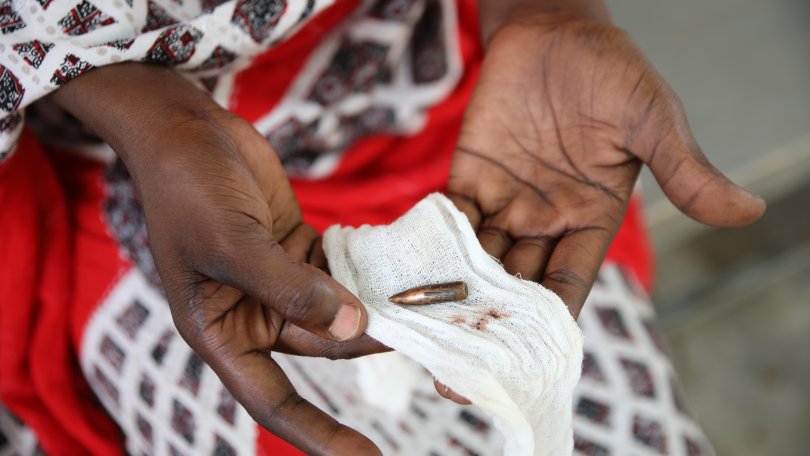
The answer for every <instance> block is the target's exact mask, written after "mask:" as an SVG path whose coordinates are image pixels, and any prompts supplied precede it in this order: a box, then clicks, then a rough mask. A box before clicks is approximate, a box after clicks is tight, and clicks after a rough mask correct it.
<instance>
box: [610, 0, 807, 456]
mask: <svg viewBox="0 0 810 456" xmlns="http://www.w3.org/2000/svg"><path fill="white" fill-rule="evenodd" d="M608 3H609V4H610V6H611V8H612V11H613V14H614V19H615V20H616V22H617V23H618V24H619V25H621V26H622V27H624V28H625V29H627V30H628V31H629V32H630V33H631V34H632V35H633V36H634V37H635V38H636V39H637V41H638V42H639V44H640V46H641V47H642V49H644V51H645V52H646V53H647V54H648V56H649V57H650V59H651V60H652V61H653V63H654V64H655V65H656V67H657V68H658V69H659V71H660V72H661V73H662V74H663V75H664V76H665V77H666V78H667V80H668V81H669V82H670V84H671V85H672V86H673V87H674V88H675V90H676V91H677V92H678V93H679V94H680V95H681V97H682V99H683V101H684V104H685V106H686V110H687V113H688V115H689V119H690V123H691V124H692V127H693V130H694V132H695V135H696V137H697V139H698V141H699V142H700V144H701V145H702V146H703V149H704V150H705V151H706V154H707V155H708V156H709V158H710V159H711V160H712V161H713V162H715V163H716V164H717V165H718V167H719V168H720V169H721V170H722V171H724V172H726V173H728V174H729V175H731V176H732V177H733V178H734V179H735V180H737V181H738V182H740V183H741V184H743V185H745V186H747V187H748V188H750V189H752V190H753V191H755V192H757V193H760V194H762V195H763V196H764V197H765V199H766V200H767V201H768V203H769V209H768V213H767V214H766V216H765V218H764V219H763V220H762V221H761V222H759V223H757V224H755V225H753V226H752V227H749V228H745V229H741V230H725V231H719V230H712V229H706V228H702V227H700V225H698V224H697V223H694V222H691V221H689V220H687V219H686V218H685V217H684V216H682V215H680V214H678V213H677V211H676V210H674V208H672V207H671V205H669V203H668V202H666V200H665V199H664V197H663V195H661V193H660V191H658V190H657V188H656V187H655V183H654V180H652V179H651V178H650V176H649V175H646V176H644V179H643V182H644V188H645V194H646V197H647V207H648V213H649V219H650V224H651V228H652V231H653V238H654V241H655V244H656V249H657V251H658V283H657V290H656V293H655V295H654V298H655V301H656V305H657V307H658V309H659V315H660V320H661V324H662V326H663V329H664V332H665V335H666V336H667V338H668V339H669V342H670V345H671V348H672V352H673V355H674V361H675V364H676V366H677V369H678V370H679V372H680V374H681V377H682V380H683V382H684V385H685V388H686V393H687V396H688V399H689V401H690V404H691V407H692V409H693V410H694V411H695V413H696V414H697V415H698V418H699V419H700V421H701V423H702V424H703V426H704V428H705V430H706V431H707V433H708V434H709V437H710V438H711V439H712V441H713V442H714V444H715V446H716V449H717V451H718V454H720V455H735V456H737V455H739V456H748V455H780V456H783V455H784V456H793V455H796V456H800V455H802V456H804V455H808V454H810V436H809V435H808V431H810V1H807V0H770V1H767V2H765V1H761V0H712V1H711V2H707V1H704V0H680V1H678V2H664V1H662V0H608Z"/></svg>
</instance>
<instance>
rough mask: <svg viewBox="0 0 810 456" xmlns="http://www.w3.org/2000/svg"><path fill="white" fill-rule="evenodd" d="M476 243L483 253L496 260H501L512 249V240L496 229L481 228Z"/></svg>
mask: <svg viewBox="0 0 810 456" xmlns="http://www.w3.org/2000/svg"><path fill="white" fill-rule="evenodd" d="M478 242H480V243H481V247H483V248H484V251H486V252H487V253H488V254H490V255H492V256H493V257H495V258H498V259H500V258H503V255H504V254H505V253H506V252H507V251H508V250H509V248H510V247H512V238H511V237H510V236H509V234H508V233H507V232H506V231H503V230H499V229H497V228H481V229H480V230H479V231H478Z"/></svg>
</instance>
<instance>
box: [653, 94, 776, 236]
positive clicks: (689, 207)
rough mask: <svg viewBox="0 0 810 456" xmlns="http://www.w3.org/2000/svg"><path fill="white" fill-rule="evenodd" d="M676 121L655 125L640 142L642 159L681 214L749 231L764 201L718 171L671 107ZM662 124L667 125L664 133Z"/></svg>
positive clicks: (675, 104)
mask: <svg viewBox="0 0 810 456" xmlns="http://www.w3.org/2000/svg"><path fill="white" fill-rule="evenodd" d="M672 109H673V111H674V112H673V114H672V116H673V117H674V119H672V120H666V121H663V122H662V123H659V124H658V125H655V124H654V123H652V125H650V127H648V131H646V132H645V135H646V137H642V138H640V139H641V141H642V144H644V146H645V147H644V148H645V149H646V150H645V152H646V153H645V154H643V156H642V159H644V161H645V163H647V165H648V166H649V167H650V169H651V170H652V173H653V175H654V176H655V179H656V180H657V181H658V184H659V185H660V186H661V189H662V190H663V191H664V193H665V194H666V195H667V198H669V200H670V201H672V203H673V204H674V205H675V206H676V207H677V208H678V209H680V210H681V212H683V213H685V214H686V215H688V216H690V217H692V218H693V219H695V220H697V221H699V222H702V223H705V224H708V225H713V226H719V227H734V226H744V225H748V224H750V223H752V222H754V221H755V220H757V219H759V218H760V217H761V216H762V214H763V213H764V212H765V201H764V200H762V198H760V197H758V196H755V195H753V194H751V193H749V192H748V191H746V190H744V189H743V188H741V187H739V186H737V185H736V184H734V183H733V182H731V180H729V179H728V178H727V177H726V176H724V175H723V174H722V173H721V172H720V171H718V170H717V168H715V167H714V166H713V165H712V164H711V163H710V162H709V160H708V159H707V158H706V156H705V155H704V154H703V151H702V150H701V149H700V147H699V146H698V144H697V141H695V139H694V137H693V136H692V133H691V131H690V130H689V126H688V124H687V121H686V117H685V116H684V114H683V109H682V107H681V106H680V103H679V102H673V108H672ZM661 124H663V125H669V127H668V128H663V129H662V128H661Z"/></svg>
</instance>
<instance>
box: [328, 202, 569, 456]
mask: <svg viewBox="0 0 810 456" xmlns="http://www.w3.org/2000/svg"><path fill="white" fill-rule="evenodd" d="M324 250H325V252H326V256H327V259H328V260H329V268H330V270H331V272H332V276H333V277H335V279H337V280H338V281H339V282H340V283H342V284H343V285H344V286H346V287H347V288H348V289H349V290H350V291H352V292H353V293H354V294H356V295H357V296H358V297H359V298H360V300H361V301H363V303H364V304H365V305H366V308H367V310H368V314H369V325H368V329H367V331H366V332H367V333H368V334H369V335H370V336H371V337H374V338H375V339H377V340H379V341H380V342H382V343H384V344H385V345H387V346H389V347H391V348H393V349H394V350H396V351H398V352H400V353H402V354H404V355H406V356H407V357H409V358H411V359H413V360H414V361H416V362H418V363H419V364H421V365H422V366H424V367H425V368H426V369H427V370H428V371H430V372H431V374H433V376H434V377H436V378H437V379H438V380H439V381H440V382H441V383H443V384H445V385H447V386H448V387H449V388H451V389H453V390H454V391H455V392H457V393H458V394H460V395H462V396H464V397H466V398H467V399H469V400H470V401H471V402H472V403H473V404H476V405H477V406H479V407H480V408H481V409H482V410H484V411H485V412H486V413H488V414H489V415H490V416H491V417H492V421H493V423H494V425H495V427H496V428H498V429H499V430H500V432H501V433H502V434H503V435H504V438H505V445H504V454H507V455H510V456H511V455H518V456H520V455H555V456H556V455H562V454H571V452H572V450H573V436H572V429H571V420H572V404H571V402H572V396H573V390H574V386H575V384H576V382H577V380H578V379H579V374H580V370H581V367H582V335H581V333H580V331H579V328H578V327H577V325H576V322H575V321H574V319H573V318H572V317H571V315H570V313H569V312H568V310H567V308H566V307H565V305H564V304H563V303H562V301H561V300H560V299H559V297H557V296H556V295H555V294H554V293H552V292H551V291H549V290H547V289H545V288H543V287H542V286H540V285H538V284H536V283H533V282H528V281H525V280H522V279H520V278H518V277H515V276H512V275H510V274H508V273H507V272H506V271H505V270H504V269H503V267H502V266H501V265H500V264H499V263H498V262H497V261H496V260H495V259H493V258H492V257H490V256H489V255H488V254H487V253H486V252H485V251H484V250H483V248H482V247H481V245H480V244H479V242H478V240H477V238H476V235H475V232H474V231H473V229H472V227H471V226H470V224H469V221H468V220H467V218H466V217H465V216H464V214H462V213H461V212H459V211H458V209H456V208H455V206H453V204H452V202H450V201H449V200H448V199H447V198H446V197H444V196H442V195H439V194H432V195H429V196H428V197H426V198H425V199H424V200H422V201H421V202H419V204H417V205H416V206H414V208H413V209H411V210H410V211H409V212H408V213H407V214H405V215H403V216H402V217H401V218H400V219H398V220H397V221H395V222H394V223H392V224H391V225H385V226H375V227H372V226H362V227H360V228H356V229H355V228H350V227H337V226H335V227H331V228H329V229H328V230H327V231H326V233H325V234H324ZM459 280H460V281H464V282H466V283H467V287H468V290H469V295H468V297H467V299H465V300H463V301H460V302H450V303H442V304H428V305H418V306H401V305H397V304H393V303H390V302H388V297H389V296H392V295H394V294H396V293H398V292H400V291H403V290H407V289H410V288H414V287H418V286H423V285H427V284H432V283H443V282H453V281H459Z"/></svg>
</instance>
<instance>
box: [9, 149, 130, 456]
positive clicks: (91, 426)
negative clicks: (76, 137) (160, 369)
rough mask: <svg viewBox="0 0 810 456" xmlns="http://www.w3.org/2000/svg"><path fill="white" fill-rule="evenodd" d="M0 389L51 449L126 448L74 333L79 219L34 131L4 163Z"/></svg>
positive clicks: (103, 450)
mask: <svg viewBox="0 0 810 456" xmlns="http://www.w3.org/2000/svg"><path fill="white" fill-rule="evenodd" d="M0 226H2V227H3V236H0V272H1V273H0V290H3V293H4V302H2V304H0V372H2V375H0V395H2V401H3V403H4V404H6V406H7V407H8V408H9V410H11V411H12V412H13V413H14V414H15V415H17V416H18V417H20V418H21V419H22V420H23V421H24V422H25V423H26V424H27V425H28V426H30V427H31V428H32V429H33V430H34V432H35V433H36V434H37V436H38V438H39V439H40V443H41V444H42V446H43V448H44V449H45V451H46V452H47V453H48V454H54V455H71V454H86V453H87V452H90V453H93V454H105V455H106V454H109V455H115V454H121V453H122V450H121V446H120V439H119V438H118V435H117V434H118V433H117V430H116V427H115V425H114V424H113V422H112V421H111V420H110V419H109V418H108V417H107V416H106V414H105V413H104V411H103V410H102V409H101V406H100V405H98V403H97V402H96V401H95V399H94V396H93V394H92V392H91V391H90V388H89V386H88V385H87V383H86V382H85V380H84V377H83V376H82V374H81V372H80V370H79V366H78V363H77V358H76V349H75V345H74V343H73V341H71V339H70V335H69V322H70V319H71V314H72V310H73V309H74V307H73V305H72V304H73V303H72V297H73V285H74V281H73V279H74V270H73V261H72V260H73V255H72V254H73V245H72V242H73V239H74V238H73V234H74V230H73V225H72V217H71V213H70V209H69V206H68V204H67V200H66V195H65V193H64V191H63V187H62V184H61V183H60V182H59V179H58V177H57V175H56V173H55V170H54V167H53V165H52V164H51V163H50V162H49V161H48V159H47V158H46V156H45V155H44V153H43V151H42V149H41V148H40V147H39V145H38V144H37V142H36V141H35V140H34V139H33V138H32V137H31V136H30V135H28V134H25V135H24V136H23V138H22V139H21V143H20V146H19V149H18V153H17V154H15V155H14V156H12V157H11V158H10V159H9V160H8V162H7V163H5V164H3V165H0Z"/></svg>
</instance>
